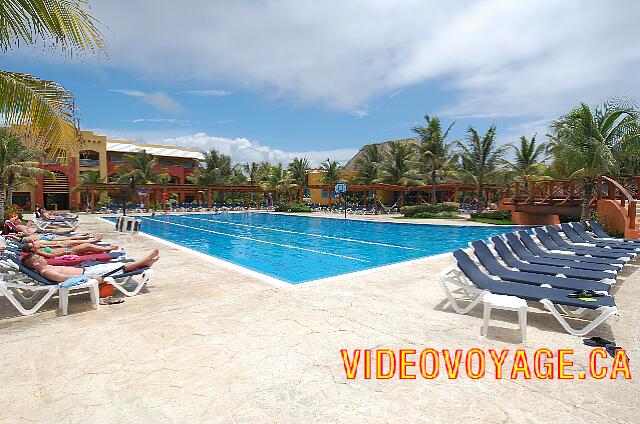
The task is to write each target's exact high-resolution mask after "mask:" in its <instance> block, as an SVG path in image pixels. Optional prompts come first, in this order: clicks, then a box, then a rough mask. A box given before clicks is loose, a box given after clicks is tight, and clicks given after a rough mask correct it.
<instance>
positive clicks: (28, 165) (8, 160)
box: [0, 128, 51, 221]
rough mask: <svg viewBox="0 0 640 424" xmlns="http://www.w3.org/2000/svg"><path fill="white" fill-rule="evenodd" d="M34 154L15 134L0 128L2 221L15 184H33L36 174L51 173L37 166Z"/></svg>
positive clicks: (0, 217) (0, 203)
mask: <svg viewBox="0 0 640 424" xmlns="http://www.w3.org/2000/svg"><path fill="white" fill-rule="evenodd" d="M36 156H37V153H36V152H34V151H33V150H30V149H25V148H24V146H23V145H22V141H21V140H20V137H19V136H18V135H17V134H14V133H11V132H10V131H9V130H8V129H6V128H0V219H2V220H3V221H4V207H5V203H8V204H12V203H13V190H14V188H15V187H16V186H19V185H23V184H31V185H35V184H36V181H35V178H34V177H35V176H36V175H42V174H51V173H50V172H49V171H45V170H44V169H40V168H39V163H38V161H36V160H35V158H36ZM5 191H6V193H5Z"/></svg>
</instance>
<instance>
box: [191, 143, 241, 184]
mask: <svg viewBox="0 0 640 424" xmlns="http://www.w3.org/2000/svg"><path fill="white" fill-rule="evenodd" d="M233 176H234V171H233V166H232V165H231V156H229V155H223V154H220V153H218V151H217V150H216V149H211V150H210V151H208V152H205V153H204V163H203V166H201V167H199V168H196V170H195V171H194V172H193V174H192V175H190V176H188V177H187V179H189V181H191V182H193V183H194V184H201V185H224V184H229V183H230V180H231V178H232V177H233Z"/></svg>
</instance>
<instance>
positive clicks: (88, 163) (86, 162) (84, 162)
mask: <svg viewBox="0 0 640 424" xmlns="http://www.w3.org/2000/svg"><path fill="white" fill-rule="evenodd" d="M92 166H100V160H99V159H80V167H81V168H88V167H92Z"/></svg>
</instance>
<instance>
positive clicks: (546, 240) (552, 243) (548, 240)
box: [533, 228, 633, 262]
mask: <svg viewBox="0 0 640 424" xmlns="http://www.w3.org/2000/svg"><path fill="white" fill-rule="evenodd" d="M533 232H534V233H535V235H536V237H538V240H540V242H541V243H542V244H543V245H544V247H546V248H547V249H549V250H551V251H566V252H573V253H575V254H576V255H585V256H586V255H589V256H595V257H597V258H608V259H620V260H623V261H625V262H627V261H630V260H631V257H632V256H633V254H632V253H629V252H619V251H615V250H613V249H602V248H600V247H587V246H575V245H571V244H569V243H567V242H566V241H564V240H563V239H562V237H560V238H558V240H557V241H556V239H554V238H552V237H551V235H550V234H549V233H548V232H547V231H545V230H544V229H542V228H534V229H533ZM558 242H560V244H559V243H558Z"/></svg>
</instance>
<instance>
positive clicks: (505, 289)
mask: <svg viewBox="0 0 640 424" xmlns="http://www.w3.org/2000/svg"><path fill="white" fill-rule="evenodd" d="M453 258H454V259H455V261H456V264H457V268H451V269H449V270H447V271H444V272H443V273H441V274H440V285H441V286H442V288H443V290H444V292H445V295H446V296H447V299H448V301H449V303H450V304H451V306H452V307H453V308H454V310H455V311H456V312H458V313H460V314H466V313H467V312H469V311H470V310H471V309H472V308H473V307H474V306H475V305H477V304H478V303H480V302H481V301H482V298H483V297H484V296H485V295H486V294H488V293H493V294H499V295H505V296H515V297H519V298H521V299H524V300H528V301H534V302H540V303H542V304H543V305H544V306H545V308H547V309H548V310H549V311H550V312H551V314H552V315H553V316H554V317H555V318H556V319H557V320H558V322H559V323H560V325H562V327H563V328H564V329H565V330H566V331H568V332H569V333H570V334H572V335H574V336H584V335H585V334H588V333H589V332H591V331H592V330H593V329H594V328H596V327H597V326H598V325H600V324H602V323H603V322H604V321H605V320H606V319H607V318H609V317H610V316H611V315H615V314H617V313H618V308H617V307H616V305H615V303H614V301H613V298H612V297H610V296H602V297H597V298H595V299H596V301H595V302H585V301H583V300H581V299H579V298H573V297H569V295H570V294H572V291H570V290H563V289H556V288H549V287H539V286H534V285H528V284H518V283H507V282H504V281H501V280H500V279H497V278H494V277H490V276H489V275H487V274H485V273H483V272H482V271H481V270H480V268H478V266H477V265H476V264H475V263H474V262H473V261H472V260H471V258H469V256H468V255H467V254H466V253H465V252H464V251H462V250H460V249H458V250H456V251H455V252H453ZM447 284H452V285H454V286H455V287H458V288H461V289H462V290H464V291H465V293H466V294H467V296H468V297H469V299H470V300H471V303H470V304H469V305H467V306H461V305H460V304H459V303H458V300H456V299H455V298H454V297H453V294H452V293H451V291H450V290H449V287H448V286H447ZM569 308H576V309H574V310H571V309H569ZM587 310H593V311H597V312H599V313H600V315H598V317H597V318H596V319H594V320H593V321H592V322H591V323H589V324H588V325H586V326H585V327H584V328H582V329H577V328H574V327H572V326H571V325H570V324H569V323H568V322H567V320H566V319H565V317H563V316H562V315H561V312H563V313H566V314H570V315H574V316H580V315H583V314H584V312H586V311H587Z"/></svg>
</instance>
